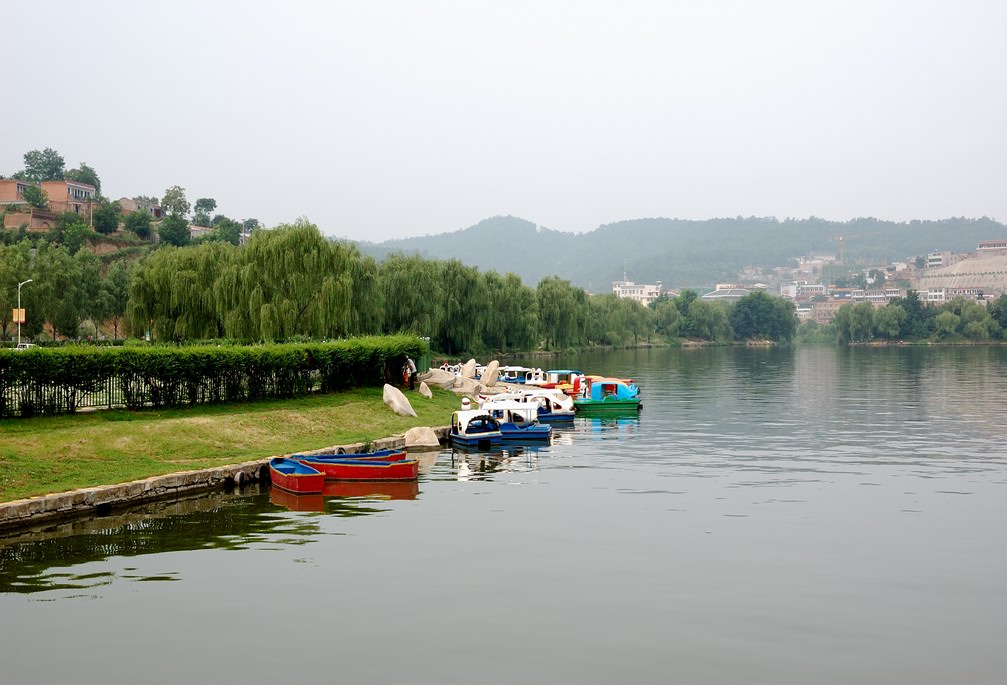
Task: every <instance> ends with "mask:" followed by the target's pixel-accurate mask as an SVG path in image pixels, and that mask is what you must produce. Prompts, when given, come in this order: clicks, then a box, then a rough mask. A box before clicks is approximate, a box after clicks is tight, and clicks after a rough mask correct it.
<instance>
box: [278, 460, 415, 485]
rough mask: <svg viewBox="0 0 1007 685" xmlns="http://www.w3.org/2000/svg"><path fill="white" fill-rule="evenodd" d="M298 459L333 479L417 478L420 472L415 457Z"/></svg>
mask: <svg viewBox="0 0 1007 685" xmlns="http://www.w3.org/2000/svg"><path fill="white" fill-rule="evenodd" d="M297 460H298V461H299V462H300V463H302V464H305V465H306V466H309V467H310V468H313V469H317V470H319V471H321V472H322V473H323V474H325V478H328V479H332V480H416V478H417V477H418V476H419V472H420V471H419V462H417V461H416V460H415V459H405V460H400V461H391V462H388V461H368V460H365V459H345V460H343V459H317V458H315V457H297Z"/></svg>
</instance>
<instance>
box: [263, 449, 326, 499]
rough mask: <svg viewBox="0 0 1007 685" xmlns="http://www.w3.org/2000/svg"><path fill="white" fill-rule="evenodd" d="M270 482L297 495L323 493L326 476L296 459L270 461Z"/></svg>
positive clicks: (277, 458) (280, 458)
mask: <svg viewBox="0 0 1007 685" xmlns="http://www.w3.org/2000/svg"><path fill="white" fill-rule="evenodd" d="M269 480H270V481H271V482H272V483H273V485H275V486H276V487H278V488H283V489H284V490H287V491H288V492H293V493H297V494H310V493H315V494H317V493H321V491H322V486H324V485H325V475H324V474H323V473H322V472H321V471H319V470H318V469H316V468H313V467H311V466H309V465H306V464H303V463H301V462H299V461H296V460H294V459H285V458H284V457H276V458H275V459H270V460H269Z"/></svg>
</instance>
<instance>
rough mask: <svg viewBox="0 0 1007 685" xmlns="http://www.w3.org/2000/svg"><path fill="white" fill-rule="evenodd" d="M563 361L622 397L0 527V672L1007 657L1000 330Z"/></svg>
mask: <svg viewBox="0 0 1007 685" xmlns="http://www.w3.org/2000/svg"><path fill="white" fill-rule="evenodd" d="M554 363H555V364H556V365H557V367H564V366H568V365H569V366H573V367H581V368H584V369H586V370H589V371H596V372H603V373H609V374H612V375H621V376H628V377H632V378H635V379H637V380H638V381H639V383H640V384H641V386H642V387H643V390H644V394H645V402H644V409H643V411H642V412H641V413H640V415H639V418H636V417H635V416H634V417H624V418H612V419H606V420H590V419H578V420H577V421H576V422H575V423H574V425H573V426H572V427H570V428H567V429H564V430H560V431H559V434H558V435H557V436H556V437H555V438H554V440H553V444H552V445H550V446H546V447H541V448H531V447H525V448H513V449H511V448H508V449H506V450H500V451H496V452H491V453H478V452H452V451H451V450H445V451H442V452H440V453H439V454H432V455H430V456H429V457H428V458H427V459H426V463H425V473H424V475H423V476H422V477H421V479H420V482H419V484H418V486H415V487H413V486H409V485H407V486H401V485H400V486H398V487H397V488H393V489H391V490H386V491H384V492H383V493H373V494H372V493H368V492H366V491H365V492H353V491H344V492H334V493H332V494H331V495H330V496H326V497H315V498H307V499H306V498H303V497H302V498H300V499H293V500H292V498H290V497H286V498H285V497H284V496H283V495H282V494H278V493H270V491H269V490H268V489H259V488H255V489H252V490H246V491H244V492H241V493H235V494H233V495H226V494H222V493H215V494H213V495H208V496H201V497H198V498H192V499H187V500H182V501H179V502H172V503H169V504H160V505H157V506H151V507H149V508H146V509H143V510H137V511H135V512H130V513H129V514H128V515H125V516H122V517H114V518H105V519H95V520H91V521H84V522H78V523H76V524H74V525H72V526H65V527H61V528H59V529H56V530H52V531H47V532H45V533H34V534H25V535H21V536H19V537H16V538H6V539H4V538H0V682H2V683H5V684H11V683H97V682H101V683H134V682H144V683H178V682H185V681H188V682H194V683H232V682H233V683H267V682H297V681H301V682H334V683H344V682H345V683H390V682H401V681H409V682H413V683H421V684H422V683H432V684H439V685H447V684H451V683H481V684H493V683H507V684H514V683H614V682H619V683H672V682H674V683H802V684H805V683H914V684H920V683H1002V682H1005V681H1007V649H1005V647H1004V645H1005V637H1004V636H1005V634H1007V583H1005V579H1007V549H1005V540H1007V530H1005V528H1007V526H1005V524H1007V448H1005V441H1004V436H1005V435H1007V428H1005V424H1007V405H1005V397H1007V350H1004V349H999V348H975V349H969V348H962V349H956V348H944V349H921V348H920V349H917V348H912V349H865V350H837V349H834V348H829V347H823V348H799V349H709V350H645V351H633V352H625V353H611V354H607V355H598V356H582V357H572V358H569V359H561V360H556V361H555V362H554ZM291 500H292V501H291Z"/></svg>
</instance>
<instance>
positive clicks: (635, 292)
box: [612, 276, 661, 304]
mask: <svg viewBox="0 0 1007 685" xmlns="http://www.w3.org/2000/svg"><path fill="white" fill-rule="evenodd" d="M623 278H625V276H623ZM612 292H614V293H615V296H616V297H618V298H621V299H623V300H636V301H637V302H639V303H641V304H650V303H651V302H653V301H654V300H656V299H657V298H658V297H660V296H661V281H658V282H657V284H656V285H650V284H648V283H634V282H633V281H626V280H622V281H614V282H613V283H612Z"/></svg>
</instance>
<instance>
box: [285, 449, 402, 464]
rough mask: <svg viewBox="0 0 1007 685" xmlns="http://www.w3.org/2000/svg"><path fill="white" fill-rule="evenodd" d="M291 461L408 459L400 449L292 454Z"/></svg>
mask: <svg viewBox="0 0 1007 685" xmlns="http://www.w3.org/2000/svg"><path fill="white" fill-rule="evenodd" d="M290 458H291V459H301V458H306V459H329V460H332V459H340V460H343V461H346V460H347V459H351V460H357V461H402V460H403V459H408V457H407V455H406V451H405V450H402V449H383V450H374V451H373V452H319V453H318V454H294V455H291V457H290Z"/></svg>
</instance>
